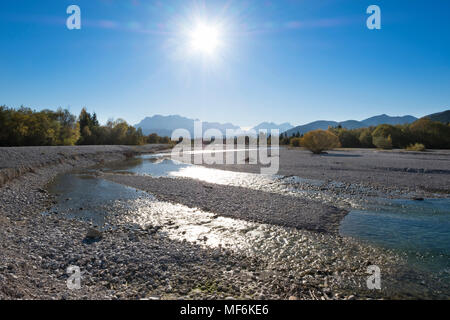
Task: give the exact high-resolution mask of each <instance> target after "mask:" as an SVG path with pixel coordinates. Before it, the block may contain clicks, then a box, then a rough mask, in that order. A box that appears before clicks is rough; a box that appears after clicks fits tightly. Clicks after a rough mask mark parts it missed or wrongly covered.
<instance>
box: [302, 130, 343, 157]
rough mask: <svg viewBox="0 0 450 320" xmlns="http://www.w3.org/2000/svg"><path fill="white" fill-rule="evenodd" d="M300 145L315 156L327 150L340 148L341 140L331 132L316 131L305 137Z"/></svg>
mask: <svg viewBox="0 0 450 320" xmlns="http://www.w3.org/2000/svg"><path fill="white" fill-rule="evenodd" d="M300 144H301V146H302V147H305V148H306V149H308V150H309V151H311V152H312V153H315V154H320V153H322V152H323V151H325V150H330V149H333V148H339V147H340V143H339V138H338V137H337V136H336V135H335V134H334V133H332V132H330V131H325V130H314V131H310V132H308V133H307V134H305V135H304V137H303V138H302V139H301V141H300Z"/></svg>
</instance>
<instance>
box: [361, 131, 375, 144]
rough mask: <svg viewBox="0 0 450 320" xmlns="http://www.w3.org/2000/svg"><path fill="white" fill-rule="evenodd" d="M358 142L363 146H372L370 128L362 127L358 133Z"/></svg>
mask: <svg viewBox="0 0 450 320" xmlns="http://www.w3.org/2000/svg"><path fill="white" fill-rule="evenodd" d="M359 143H360V145H361V147H363V148H373V142H372V132H371V130H370V129H364V130H363V131H362V132H361V134H360V135H359Z"/></svg>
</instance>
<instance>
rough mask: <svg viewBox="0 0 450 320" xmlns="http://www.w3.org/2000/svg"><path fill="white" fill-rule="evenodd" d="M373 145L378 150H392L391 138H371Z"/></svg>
mask: <svg viewBox="0 0 450 320" xmlns="http://www.w3.org/2000/svg"><path fill="white" fill-rule="evenodd" d="M373 144H374V145H375V146H376V147H377V148H380V149H386V150H389V149H392V138H391V136H388V137H387V138H386V137H383V136H376V137H373Z"/></svg>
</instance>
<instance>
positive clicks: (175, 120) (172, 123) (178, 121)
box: [135, 115, 240, 137]
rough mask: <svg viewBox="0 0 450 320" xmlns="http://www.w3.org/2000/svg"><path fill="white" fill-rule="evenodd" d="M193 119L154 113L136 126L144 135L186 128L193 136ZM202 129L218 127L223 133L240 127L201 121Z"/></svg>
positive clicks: (162, 133)
mask: <svg viewBox="0 0 450 320" xmlns="http://www.w3.org/2000/svg"><path fill="white" fill-rule="evenodd" d="M194 122H195V120H194V119H189V118H185V117H182V116H179V115H170V116H162V115H155V116H153V117H147V118H145V119H144V120H142V121H141V122H139V123H138V124H136V125H135V127H136V128H141V129H142V132H143V133H144V134H145V135H148V134H151V133H156V134H158V135H159V136H168V137H170V136H171V135H172V132H173V131H174V130H176V129H186V130H188V131H189V132H190V134H191V137H194ZM202 126H203V127H202V129H203V132H205V131H206V130H208V129H218V130H220V131H221V132H222V134H223V135H225V131H226V129H234V130H237V129H240V127H238V126H235V125H233V124H231V123H224V124H222V123H218V122H202Z"/></svg>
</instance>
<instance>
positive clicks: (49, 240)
mask: <svg viewBox="0 0 450 320" xmlns="http://www.w3.org/2000/svg"><path fill="white" fill-rule="evenodd" d="M163 147H164V146H150V147H149V146H145V147H139V148H131V147H64V148H57V147H55V148H44V147H42V148H2V149H0V164H1V165H0V167H1V169H0V170H1V174H2V184H3V186H2V187H1V188H0V199H1V200H0V298H2V299H197V298H199V299H242V298H244V299H289V298H290V299H355V298H356V299H365V298H410V297H414V296H415V295H414V292H418V293H419V294H420V296H421V297H424V298H427V297H430V298H436V297H448V291H447V290H445V289H442V286H441V284H440V283H439V279H433V278H432V277H428V276H427V275H422V274H414V273H415V272H414V271H412V270H410V269H409V268H408V266H407V265H406V264H405V262H404V260H403V259H402V257H398V256H397V255H395V254H393V253H392V252H389V251H386V250H382V249H379V248H376V247H373V246H370V245H366V244H363V243H360V242H358V241H356V240H353V239H348V238H342V237H340V236H339V235H337V234H336V232H335V230H336V225H337V222H338V221H339V219H340V218H342V216H343V215H345V213H344V212H343V211H342V210H341V209H337V208H335V207H333V206H330V205H323V204H320V203H316V202H313V201H307V200H302V199H293V198H289V199H288V198H284V197H286V196H282V195H277V196H275V195H273V194H268V193H267V194H265V193H264V192H262V191H257V190H248V189H245V190H244V189H241V188H236V187H229V186H228V187H227V186H218V185H213V184H207V183H203V182H199V181H196V180H194V179H177V180H176V181H175V179H172V180H171V179H161V178H160V179H152V178H149V177H146V178H147V179H145V180H143V179H144V178H143V177H133V176H126V175H112V174H105V175H104V176H102V175H100V178H102V177H103V178H107V179H108V180H111V181H114V182H116V183H120V184H126V185H129V186H133V187H135V188H137V189H142V190H144V191H149V192H151V193H152V194H154V196H155V197H156V198H157V199H158V200H160V201H166V202H171V203H174V204H183V205H185V206H187V207H200V209H202V210H205V211H208V212H211V213H213V214H215V215H217V216H225V217H230V218H235V219H241V220H247V221H252V223H257V224H264V225H268V226H269V227H270V226H273V227H270V228H275V229H274V230H278V229H276V228H280V229H279V230H281V231H282V233H283V234H287V235H292V234H295V237H296V238H295V239H298V241H295V252H296V254H295V255H294V254H293V255H292V256H289V252H290V251H289V250H290V249H289V248H287V249H286V250H284V252H285V253H287V254H288V255H287V256H283V258H282V259H277V258H276V257H270V259H269V258H267V257H265V256H264V255H258V254H248V253H247V252H245V251H242V252H239V251H236V250H231V249H229V248H226V247H220V246H219V247H208V246H205V245H201V244H200V243H196V242H189V241H185V240H184V241H178V240H174V239H173V238H171V237H170V236H169V234H168V233H167V232H164V231H163V230H161V228H160V226H152V225H146V226H145V227H136V226H132V225H126V224H124V225H118V226H117V228H114V229H111V230H108V231H105V232H103V234H102V237H101V239H98V241H86V239H85V236H86V233H87V231H88V230H89V229H90V225H89V224H87V223H84V222H81V221H77V220H67V219H63V218H61V217H60V216H58V215H42V214H41V213H42V212H43V211H46V210H48V209H49V208H51V207H52V206H53V205H54V204H55V197H54V196H52V195H51V194H49V193H48V192H47V191H46V188H45V186H46V184H47V183H48V182H50V181H51V180H52V179H53V178H54V177H55V176H56V175H57V174H58V173H63V172H68V171H70V170H73V169H79V168H82V167H88V166H93V165H98V164H99V163H104V162H108V161H118V160H123V159H125V158H126V157H127V156H128V157H129V156H130V155H132V154H136V153H148V152H156V151H157V150H160V149H162V148H163ZM252 199H253V200H252ZM275 207H278V208H280V207H281V210H280V209H279V210H277V211H276V212H279V214H278V215H277V214H272V215H271V214H270V213H271V212H272V211H273V210H271V208H272V209H273V208H275ZM246 208H247V209H246ZM327 214H328V215H327ZM290 215H292V217H293V218H292V219H288V217H289V216H290ZM319 217H320V218H319ZM276 236H277V235H276V234H275V238H276ZM284 237H288V236H284ZM280 239H281V240H283V239H282V238H280ZM292 252H294V251H292ZM71 265H75V266H79V267H80V268H81V271H82V286H81V289H80V290H70V289H68V288H67V285H66V281H67V279H68V276H69V275H68V274H67V273H66V269H67V267H68V266H71ZM370 265H377V266H379V267H380V268H381V270H382V272H383V279H384V280H383V281H385V282H384V283H388V284H389V285H387V286H384V287H383V289H382V290H381V291H373V290H368V289H367V287H366V279H367V277H368V274H367V273H366V272H367V267H368V266H370ZM413 274H414V276H413ZM408 279H410V280H408ZM417 279H421V280H420V281H417ZM436 287H438V288H439V289H436Z"/></svg>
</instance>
